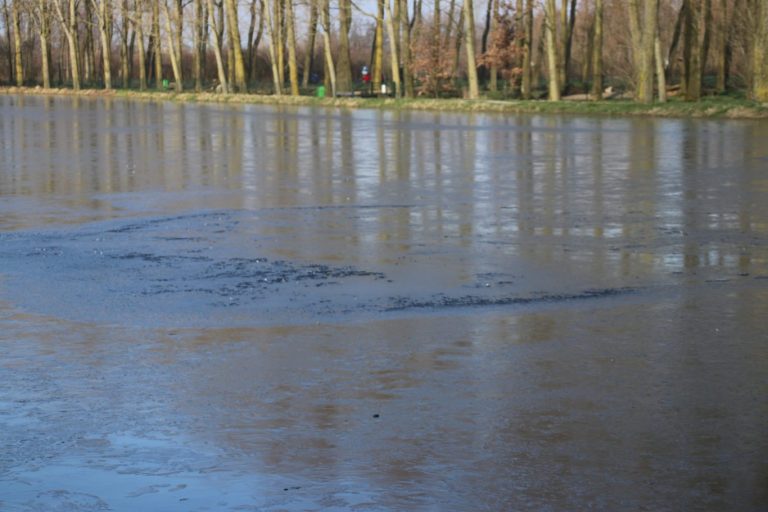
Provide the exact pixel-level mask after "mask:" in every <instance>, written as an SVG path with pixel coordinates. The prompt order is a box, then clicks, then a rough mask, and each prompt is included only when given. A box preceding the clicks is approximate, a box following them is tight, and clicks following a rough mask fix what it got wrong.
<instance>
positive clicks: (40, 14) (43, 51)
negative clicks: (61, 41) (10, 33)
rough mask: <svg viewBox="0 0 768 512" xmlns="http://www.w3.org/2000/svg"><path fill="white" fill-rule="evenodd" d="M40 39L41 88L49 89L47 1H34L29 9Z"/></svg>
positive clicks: (49, 43) (49, 63)
mask: <svg viewBox="0 0 768 512" xmlns="http://www.w3.org/2000/svg"><path fill="white" fill-rule="evenodd" d="M29 12H30V15H31V16H32V21H33V22H34V24H35V26H36V27H37V35H38V38H39V39H40V65H41V68H42V69H41V73H42V78H43V88H45V89H50V88H51V6H50V2H49V0H34V2H33V3H32V4H31V5H30V9H29Z"/></svg>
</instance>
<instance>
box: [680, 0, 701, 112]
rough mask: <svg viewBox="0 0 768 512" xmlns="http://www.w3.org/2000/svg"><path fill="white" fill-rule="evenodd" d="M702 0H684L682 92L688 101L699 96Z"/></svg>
mask: <svg viewBox="0 0 768 512" xmlns="http://www.w3.org/2000/svg"><path fill="white" fill-rule="evenodd" d="M701 2H703V0H685V3H686V8H685V20H684V26H685V35H684V38H683V75H684V85H685V88H684V89H683V93H684V95H685V99H686V100H688V101H697V100H699V99H700V98H701V75H702V62H701V57H702V46H701V39H702V30H701V29H702V18H703V14H704V13H703V12H702V11H703V10H702V6H701Z"/></svg>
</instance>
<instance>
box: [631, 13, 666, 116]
mask: <svg viewBox="0 0 768 512" xmlns="http://www.w3.org/2000/svg"><path fill="white" fill-rule="evenodd" d="M628 7H629V21H630V30H631V34H632V60H633V64H634V72H635V100H636V101H639V102H640V103H653V74H654V55H655V51H654V43H655V40H656V29H657V25H658V8H659V2H658V0H645V1H644V2H643V10H642V12H641V10H640V6H639V5H638V0H630V1H629V6H628ZM641 15H642V18H641Z"/></svg>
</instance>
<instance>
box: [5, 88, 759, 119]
mask: <svg viewBox="0 0 768 512" xmlns="http://www.w3.org/2000/svg"><path fill="white" fill-rule="evenodd" d="M0 93H6V94H60V95H72V94H78V95H85V96H112V97H120V98H134V99H141V100H149V101H179V102H199V103H229V104H270V105H285V106H317V107H332V108H368V109H380V110H422V111H441V112H445V111H450V112H490V113H493V112H497V113H507V114H517V113H533V114H574V115H597V116H649V117H677V118H682V117H695V118H755V119H765V118H768V104H760V103H756V102H753V101H749V100H745V99H739V98H734V97H731V96H720V97H714V96H713V97H706V98H704V99H702V100H701V101H698V102H685V101H682V100H678V99H671V100H670V101H669V102H667V103H663V104H661V103H654V104H650V105H643V104H640V103H635V102H634V101H630V100H618V99H613V100H603V101H557V102H551V101H543V100H529V101H521V100H490V99H479V100H464V99H433V98H415V99H394V98H328V97H326V98H316V97H313V96H298V97H292V96H271V95H256V94H230V95H222V94H214V93H194V92H183V93H175V92H168V91H157V90H149V91H144V92H139V91H135V90H115V91H109V92H107V91H99V90H93V89H89V90H83V91H81V92H79V93H74V92H73V91H71V90H69V89H55V90H48V91H46V90H42V89H32V88H25V89H17V88H13V87H8V88H0Z"/></svg>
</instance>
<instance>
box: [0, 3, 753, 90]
mask: <svg viewBox="0 0 768 512" xmlns="http://www.w3.org/2000/svg"><path fill="white" fill-rule="evenodd" d="M363 73H365V74H366V76H365V77H363ZM0 84H2V85H10V86H19V87H22V86H26V87H42V88H45V89H48V88H54V87H67V88H72V89H75V90H80V89H82V88H89V89H106V90H110V89H116V88H120V89H136V90H150V89H161V90H163V89H168V88H170V89H172V90H176V91H179V92H181V91H183V90H194V91H217V92H220V93H223V94H227V93H232V92H252V93H259V94H276V95H301V94H313V93H314V91H315V89H316V88H318V87H320V86H323V87H324V88H325V89H327V90H328V92H329V94H333V95H350V94H364V93H366V92H367V93H370V94H373V93H379V92H381V91H383V90H385V91H387V92H389V93H390V94H392V95H395V96H397V97H404V98H412V97H417V96H426V97H464V98H469V99H474V98H479V97H485V98H491V99H511V98H521V99H549V100H555V101H556V100H560V99H561V98H564V97H566V98H567V97H576V96H582V97H583V98H584V99H602V98H608V97H617V96H621V97H630V98H633V99H634V100H635V101H637V102H640V103H654V102H664V101H666V100H667V99H668V98H669V97H675V98H680V99H682V100H686V101H697V100H699V99H701V98H703V97H709V96H717V95H728V96H733V97H746V98H748V99H752V100H755V101H760V102H768V0H487V1H483V0H463V1H462V0H410V1H409V0H333V1H331V0H2V4H1V5H0ZM382 85H384V89H382Z"/></svg>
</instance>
